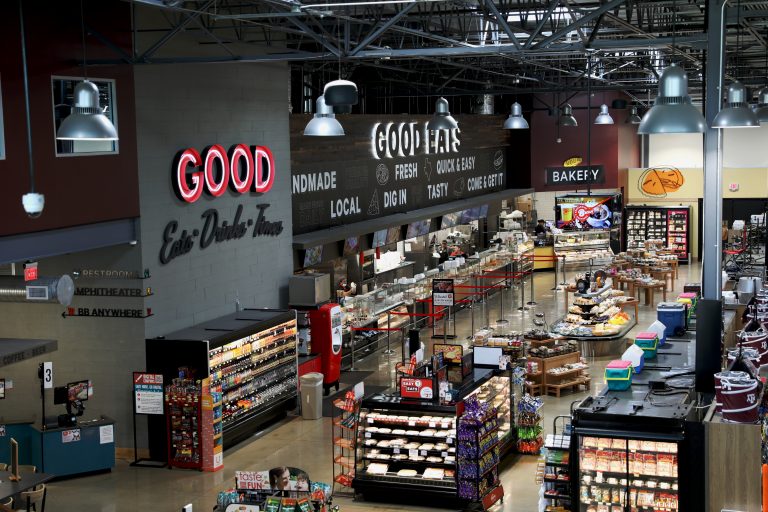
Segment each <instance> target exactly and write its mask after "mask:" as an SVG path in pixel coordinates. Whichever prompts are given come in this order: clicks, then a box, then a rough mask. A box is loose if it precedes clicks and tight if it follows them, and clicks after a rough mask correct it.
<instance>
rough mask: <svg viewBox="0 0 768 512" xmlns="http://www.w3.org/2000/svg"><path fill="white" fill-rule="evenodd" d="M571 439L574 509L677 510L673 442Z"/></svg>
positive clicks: (594, 511) (579, 436) (592, 511)
mask: <svg viewBox="0 0 768 512" xmlns="http://www.w3.org/2000/svg"><path fill="white" fill-rule="evenodd" d="M576 443H577V444H576V446H577V447H578V448H577V450H578V461H577V464H578V468H579V470H578V477H579V480H578V484H577V485H576V489H577V490H578V500H579V508H578V510H580V511H582V512H584V511H588V512H640V511H665V512H667V511H669V512H677V511H678V510H681V508H680V500H679V492H680V482H679V480H678V462H679V461H678V454H679V451H680V450H679V448H678V440H674V439H670V440H664V441H662V440H658V439H656V440H654V439H648V438H639V437H637V438H631V437H607V436H595V435H586V434H578V433H577V439H576Z"/></svg>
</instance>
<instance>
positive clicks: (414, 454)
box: [408, 450, 419, 457]
mask: <svg viewBox="0 0 768 512" xmlns="http://www.w3.org/2000/svg"><path fill="white" fill-rule="evenodd" d="M418 455H419V450H408V456H409V457H418Z"/></svg>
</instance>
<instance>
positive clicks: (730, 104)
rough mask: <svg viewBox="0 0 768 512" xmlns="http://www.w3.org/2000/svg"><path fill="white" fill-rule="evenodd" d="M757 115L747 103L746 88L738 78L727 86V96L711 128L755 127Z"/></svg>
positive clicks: (756, 125) (757, 123)
mask: <svg viewBox="0 0 768 512" xmlns="http://www.w3.org/2000/svg"><path fill="white" fill-rule="evenodd" d="M758 126H760V122H759V121H758V120H757V116H756V115H755V113H754V112H752V109H750V108H749V104H748V103H747V88H746V87H744V84H742V83H741V82H739V81H738V80H736V81H734V82H733V83H731V85H729V86H728V97H727V99H726V102H725V104H724V105H723V108H722V110H720V112H719V113H718V114H717V116H715V120H714V121H713V122H712V128H756V127H758Z"/></svg>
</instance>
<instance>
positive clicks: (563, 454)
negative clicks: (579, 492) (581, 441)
mask: <svg viewBox="0 0 768 512" xmlns="http://www.w3.org/2000/svg"><path fill="white" fill-rule="evenodd" d="M558 419H570V416H556V417H555V419H554V422H553V423H554V425H555V428H554V430H553V432H554V433H553V434H548V435H547V439H546V441H545V442H544V451H543V458H542V459H543V460H542V461H541V462H540V464H541V465H543V472H542V475H541V485H542V486H543V487H544V499H545V500H546V501H547V503H549V504H551V505H552V506H553V507H559V508H557V510H561V509H562V510H569V511H570V510H573V507H572V505H571V501H572V495H571V492H572V490H571V471H570V464H569V461H570V453H569V451H570V449H571V436H570V433H569V428H568V427H566V428H564V429H563V433H562V434H558V433H557V420H558Z"/></svg>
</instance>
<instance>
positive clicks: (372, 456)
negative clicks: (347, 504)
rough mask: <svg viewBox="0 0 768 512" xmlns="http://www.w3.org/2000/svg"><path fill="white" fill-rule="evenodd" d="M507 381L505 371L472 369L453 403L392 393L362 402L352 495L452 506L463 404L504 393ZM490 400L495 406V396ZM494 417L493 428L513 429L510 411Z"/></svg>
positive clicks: (454, 497) (373, 396) (381, 394)
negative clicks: (476, 397) (485, 393)
mask: <svg viewBox="0 0 768 512" xmlns="http://www.w3.org/2000/svg"><path fill="white" fill-rule="evenodd" d="M509 379H510V376H509V374H507V373H505V372H504V373H501V374H500V373H499V371H498V370H496V371H494V370H489V369H475V370H474V371H473V373H472V374H471V375H470V376H469V377H468V378H467V379H465V380H464V382H463V383H462V384H461V390H460V392H459V397H458V402H457V403H456V404H454V405H439V404H436V403H432V402H428V401H419V400H415V399H405V398H401V397H400V396H399V395H396V394H394V391H393V394H384V393H376V394H373V395H371V396H368V397H366V398H365V399H363V402H362V405H361V407H360V421H359V426H358V429H357V446H358V449H357V452H356V457H355V459H356V460H355V476H354V480H353V483H352V486H353V487H354V488H355V491H356V492H357V493H358V494H362V495H364V496H366V497H369V496H372V497H377V498H380V499H384V500H393V501H394V500H403V499H405V500H408V503H416V502H418V503H425V504H433V502H434V500H438V501H439V500H445V502H444V503H446V504H447V503H454V502H455V500H456V499H457V498H458V496H459V491H458V485H457V479H458V477H459V474H458V458H457V449H458V448H457V444H458V438H457V431H456V427H457V423H458V418H459V417H461V415H462V413H463V410H464V406H463V402H464V400H465V399H467V398H468V397H470V396H472V395H476V394H483V393H484V392H489V393H490V392H491V391H493V392H496V393H506V390H507V389H511V382H509ZM497 388H498V389H497ZM497 396H499V395H497ZM489 398H490V396H489ZM491 400H494V403H495V399H494V398H491ZM510 400H511V398H510ZM500 403H502V404H503V403H504V400H500ZM510 405H511V402H510ZM497 415H498V422H497V421H496V418H495V417H494V422H493V428H497V425H498V426H501V428H507V426H509V428H512V427H513V425H514V423H513V416H512V411H511V410H506V409H505V408H500V409H498V412H497ZM503 453H504V450H503V449H502V450H501V454H502V455H503ZM485 469H486V468H484V469H483V470H484V471H485ZM441 503H443V502H442V501H441Z"/></svg>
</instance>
